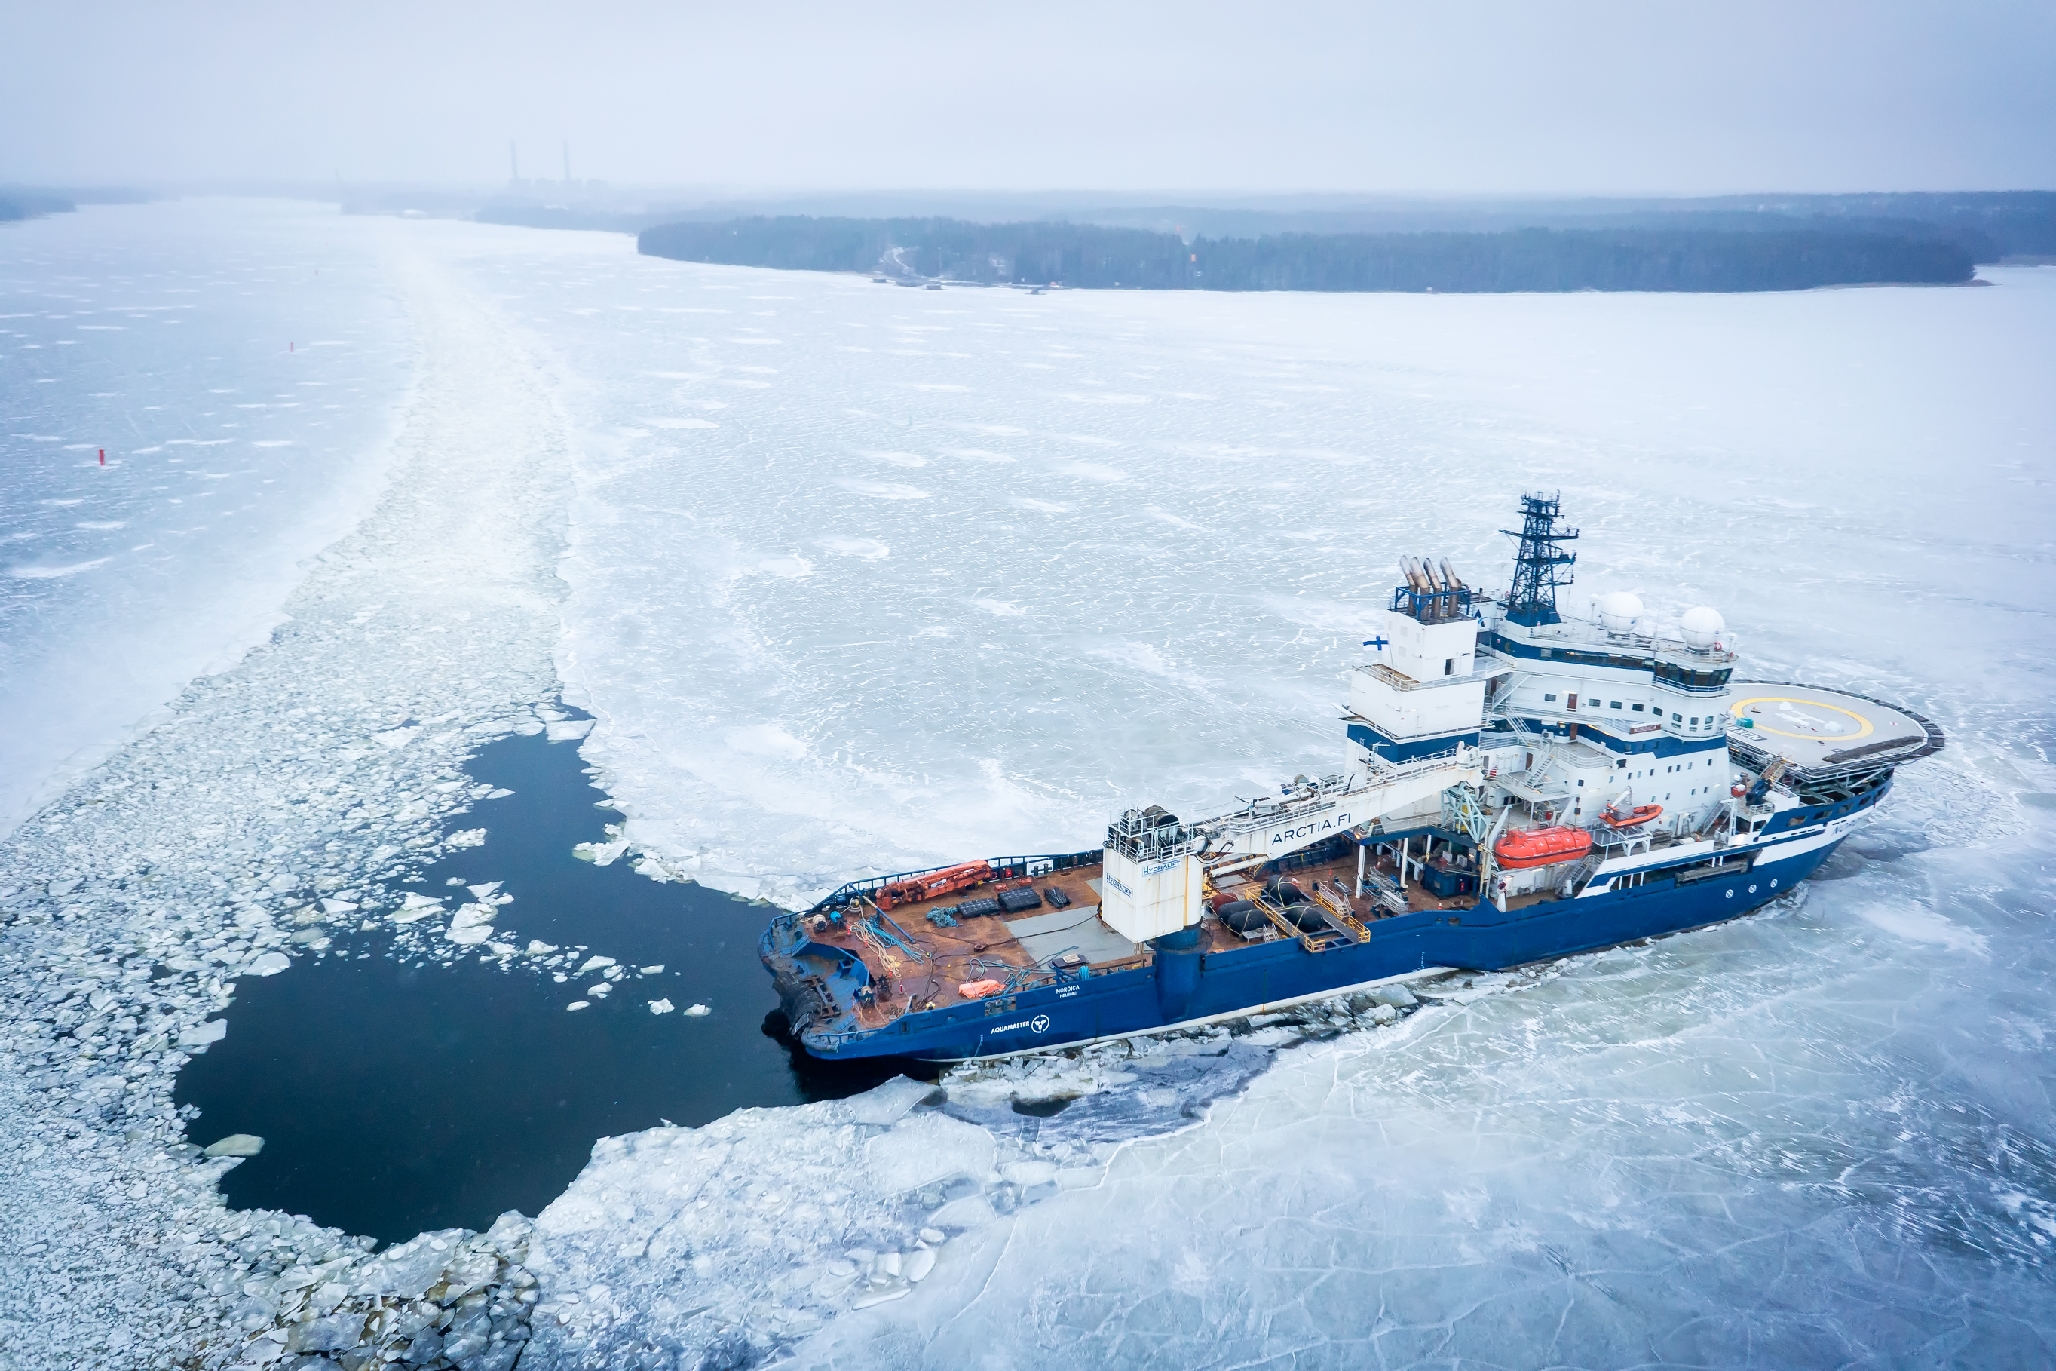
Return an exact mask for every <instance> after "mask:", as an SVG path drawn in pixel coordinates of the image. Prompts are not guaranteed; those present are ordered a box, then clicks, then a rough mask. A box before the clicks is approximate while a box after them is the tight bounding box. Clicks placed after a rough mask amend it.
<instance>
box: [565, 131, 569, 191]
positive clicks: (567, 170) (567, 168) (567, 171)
mask: <svg viewBox="0 0 2056 1371" xmlns="http://www.w3.org/2000/svg"><path fill="white" fill-rule="evenodd" d="M564 184H565V185H567V186H568V185H570V184H571V140H570V139H568V138H567V139H565V140H564Z"/></svg>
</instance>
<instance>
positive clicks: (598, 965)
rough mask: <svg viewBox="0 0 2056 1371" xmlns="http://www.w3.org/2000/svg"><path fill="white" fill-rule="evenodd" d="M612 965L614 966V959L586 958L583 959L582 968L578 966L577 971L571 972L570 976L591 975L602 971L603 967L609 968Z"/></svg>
mask: <svg viewBox="0 0 2056 1371" xmlns="http://www.w3.org/2000/svg"><path fill="white" fill-rule="evenodd" d="M612 965H614V959H613V958H612V957H599V956H593V957H587V958H586V959H585V963H584V964H583V965H582V966H580V967H579V968H578V970H576V971H574V972H572V973H571V974H572V975H574V976H588V975H591V974H592V973H593V972H595V971H598V970H600V969H602V968H603V967H609V966H612Z"/></svg>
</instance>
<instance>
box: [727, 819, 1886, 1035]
mask: <svg viewBox="0 0 2056 1371" xmlns="http://www.w3.org/2000/svg"><path fill="white" fill-rule="evenodd" d="M1889 785H1890V781H1889V779H1887V780H1886V781H1885V782H1884V784H1883V785H1881V786H1879V787H1877V788H1876V789H1875V791H1874V792H1873V793H1871V794H1869V795H1868V796H1867V797H1866V798H1865V799H1864V800H1863V802H1862V806H1863V807H1865V808H1868V807H1869V805H1870V804H1872V803H1875V802H1876V801H1878V800H1880V799H1882V798H1883V793H1884V790H1885V789H1886V788H1888V787H1889ZM1855 807H1856V804H1855V802H1853V801H1852V802H1851V803H1850V804H1849V805H1848V806H1842V805H1836V806H1833V807H1821V808H1819V809H1814V810H1812V811H1811V812H1809V813H1805V814H1803V815H1795V816H1794V818H1795V819H1796V820H1797V822H1795V823H1793V825H1792V827H1791V828H1790V829H1789V830H1788V833H1789V837H1787V838H1786V839H1785V840H1784V841H1779V842H1775V843H1768V844H1765V845H1764V847H1763V848H1762V849H1761V851H1760V854H1759V855H1758V857H1757V859H1756V862H1755V864H1754V866H1753V867H1752V868H1750V869H1748V870H1746V871H1742V872H1739V873H1737V874H1734V875H1728V876H1720V877H1716V878H1714V879H1702V880H1695V881H1690V882H1689V883H1683V884H1681V883H1680V882H1679V881H1678V880H1677V879H1676V878H1675V877H1671V876H1666V875H1664V874H1663V873H1662V871H1661V869H1660V868H1659V869H1655V870H1652V871H1650V873H1649V875H1648V877H1647V878H1646V879H1645V881H1644V883H1642V884H1639V885H1636V886H1635V887H1633V888H1631V889H1626V890H1610V891H1608V892H1606V893H1604V894H1587V895H1583V896H1580V897H1579V898H1575V899H1562V900H1544V901H1541V902H1539V903H1536V904H1532V905H1528V906H1526V907H1523V908H1517V909H1514V910H1513V911H1511V912H1502V911H1501V910H1500V909H1499V908H1498V907H1497V906H1495V905H1493V904H1491V903H1489V902H1480V903H1478V904H1476V905H1474V906H1472V907H1471V908H1469V909H1466V910H1462V911H1460V912H1449V911H1432V910H1430V911H1417V912H1414V913H1410V914H1402V915H1396V916H1394V917H1391V918H1385V919H1380V920H1377V921H1376V922H1374V923H1373V924H1371V925H1370V937H1369V938H1368V940H1366V941H1363V942H1360V943H1347V944H1342V945H1339V946H1334V947H1331V948H1329V949H1327V950H1325V951H1318V952H1316V951H1309V950H1308V949H1307V948H1306V946H1305V945H1304V944H1303V943H1302V942H1300V941H1299V940H1296V939H1279V940H1276V941H1268V942H1257V943H1250V944H1246V945H1243V946H1238V947H1233V948H1229V949H1225V950H1218V951H1214V952H1202V951H1199V950H1197V948H1191V949H1180V948H1178V947H1177V946H1176V943H1177V942H1178V938H1177V937H1176V936H1175V935H1174V936H1173V937H1171V938H1166V939H1160V940H1159V941H1158V943H1157V944H1156V946H1155V948H1154V957H1153V959H1152V962H1151V964H1150V965H1148V966H1144V967H1140V968H1135V969H1130V970H1122V971H1115V972H1111V973H1107V974H1100V975H1093V976H1089V977H1084V978H1063V979H1058V980H1055V981H1053V982H1052V983H1049V984H1044V985H1038V986H1034V987H1032V988H1029V989H1024V990H1021V991H1018V992H1017V993H1014V994H1011V995H1004V996H996V997H993V998H990V999H985V1000H975V1001H971V1002H968V1003H964V1004H957V1005H951V1006H947V1007H943V1008H936V1009H929V1010H924V1011H920V1012H915V1013H908V1014H905V1015H902V1016H901V1017H900V1018H898V1019H897V1020H895V1021H893V1022H891V1023H889V1024H886V1025H884V1026H883V1027H878V1028H868V1029H865V1028H857V1027H853V1026H852V1025H853V1023H854V1020H853V1019H852V1018H849V1017H847V1016H844V1015H841V1014H835V1013H823V1012H821V1011H825V1010H829V1009H830V1008H831V1006H834V1007H837V1008H839V1007H842V1006H847V1005H848V1004H849V1003H850V999H849V996H850V994H851V993H852V992H853V991H855V990H856V988H857V986H858V984H859V983H860V982H861V981H862V979H863V978H864V975H865V973H864V972H863V970H862V967H861V965H860V964H857V965H852V964H851V962H850V959H849V958H848V957H847V956H846V955H845V954H843V953H842V952H841V951H840V949H836V948H832V947H826V946H823V945H820V944H815V943H812V941H811V940H810V939H809V938H808V937H807V935H806V933H805V931H804V926H803V924H802V922H801V916H799V915H794V914H787V915H782V916H780V918H779V919H777V920H775V921H774V922H773V923H772V925H771V927H770V928H769V929H767V930H766V931H765V934H764V937H763V940H762V943H761V945H760V952H761V954H762V956H763V959H764V962H765V965H766V966H767V968H769V969H770V970H771V972H772V975H773V978H774V980H775V981H776V982H777V983H778V987H779V990H780V992H781V996H782V997H783V999H784V1001H785V1005H786V1012H787V1015H788V1017H789V1018H790V1019H791V1020H792V1022H793V1023H794V1024H795V1025H802V1027H801V1028H800V1031H799V1033H798V1037H799V1039H800V1041H801V1043H802V1044H803V1045H804V1046H805V1048H806V1050H807V1051H808V1052H809V1053H811V1054H812V1055H814V1056H816V1057H819V1058H822V1059H824V1060H845V1059H851V1058H857V1057H880V1056H891V1057H910V1058H914V1059H917V1060H925V1061H961V1060H965V1059H967V1058H976V1057H986V1056H995V1055H1003V1054H1009V1053H1015V1052H1023V1051H1034V1050H1037V1049H1041V1048H1048V1047H1054V1046H1059V1045H1062V1044H1065V1043H1077V1042H1084V1041H1088V1040H1090V1039H1094V1038H1103V1037H1110V1036H1118V1035H1121V1034H1129V1033H1140V1032H1147V1031H1149V1030H1152V1029H1161V1028H1168V1027H1172V1026H1175V1025H1177V1024H1180V1023H1186V1022H1191V1021H1194V1020H1203V1019H1207V1018H1211V1017H1215V1016H1223V1015H1232V1014H1236V1013H1247V1012H1251V1011H1254V1010H1258V1009H1260V1008H1262V1007H1264V1006H1269V1005H1276V1004H1279V1003H1281V1002H1285V1001H1292V1000H1299V999H1303V998H1308V997H1316V996H1320V995H1323V994H1328V993H1333V992H1335V991H1338V990H1346V989H1348V988H1350V987H1352V986H1357V985H1362V984H1365V983H1368V982H1375V981H1381V980H1387V979H1390V978H1393V977H1398V976H1404V975H1407V974H1408V973H1411V972H1418V971H1422V970H1426V969H1428V968H1431V967H1446V968H1451V969H1455V970H1467V971H1497V970H1504V969H1506V968H1509V967H1515V966H1520V965H1523V964H1525V963H1529V962H1535V961H1542V960H1546V959H1549V958H1554V957H1561V956H1566V955H1569V954H1571V953H1576V952H1586V951H1591V950H1594V949H1597V948H1603V947H1611V946H1614V945H1616V944H1619V943H1625V942H1632V941H1634V940H1636V939H1638V938H1649V937H1655V936H1658V935H1661V934H1666V933H1675V932H1678V931H1679V930H1681V929H1687V928H1695V927H1700V926H1703V925H1706V924H1712V923H1719V922H1722V921H1724V920H1727V919H1732V918H1736V917H1739V916H1740V915H1743V914H1746V913H1749V912H1750V911H1751V910H1754V909H1757V908H1760V907H1761V906H1763V905H1764V904H1765V903H1767V902H1769V901H1770V900H1773V899H1775V898H1777V896H1779V895H1780V894H1783V893H1785V892H1786V891H1789V890H1790V889H1792V887H1793V886H1795V885H1796V884H1797V883H1798V882H1800V881H1802V880H1804V879H1805V878H1806V877H1807V876H1809V875H1811V874H1812V872H1813V871H1814V869H1815V868H1816V867H1818V866H1819V865H1820V863H1821V862H1822V861H1824V860H1825V859H1826V858H1827V856H1828V854H1829V853H1831V852H1833V851H1834V849H1835V848H1836V847H1837V846H1839V845H1840V842H1841V839H1840V838H1839V837H1837V838H1835V839H1834V840H1833V841H1829V842H1810V841H1808V839H1817V838H1819V837H1820V836H1821V835H1822V830H1823V829H1824V827H1825V825H1826V824H1827V822H1829V821H1831V820H1833V819H1835V818H1839V817H1842V815H1843V812H1844V810H1845V808H1846V809H1854V808H1855ZM1781 849H1783V850H1787V851H1789V852H1790V853H1791V855H1789V856H1780V855H1779V853H1780V850H1781ZM802 971H807V972H811V973H812V974H811V975H810V976H808V977H806V978H805V979H808V980H811V981H812V982H813V984H812V985H811V986H807V985H803V984H802V977H801V976H800V975H799V974H797V973H799V972H802Z"/></svg>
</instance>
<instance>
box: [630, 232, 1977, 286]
mask: <svg viewBox="0 0 2056 1371" xmlns="http://www.w3.org/2000/svg"><path fill="white" fill-rule="evenodd" d="M1784 225H1792V226H1784ZM638 244H639V246H640V249H641V251H643V252H644V253H646V254H648V255H650V256H655V257H669V258H675V259H677V260H679V261H687V262H716V263H722V264H725V265H730V266H750V267H778V268H784V269H787V270H797V271H869V272H882V273H884V274H886V275H888V276H894V277H899V278H901V279H919V280H948V281H962V282H975V283H980V284H1016V283H1018V284H1034V285H1046V284H1050V283H1061V284H1062V285H1064V286H1067V287H1072V288H1083V289H1111V288H1116V287H1118V288H1121V289H1133V290H1308V291H1313V290H1321V291H1443V292H1452V293H1455V292H1462V293H1480V292H1507V291H1569V290H1643V291H1758V290H1804V289H1808V288H1810V287H1815V286H1838V285H1882V284H1908V283H1914V284H1932V285H1959V284H1962V283H1964V282H1967V281H1969V280H1970V279H1971V278H1972V276H1973V274H1974V272H1975V270H1976V267H1975V256H1974V253H1973V251H1972V249H1971V248H1970V247H1968V246H1966V245H1964V244H1963V243H1961V242H1958V241H1952V240H1951V239H1949V238H1947V237H1944V236H1941V235H1939V234H1936V233H1933V232H1928V231H1924V230H1923V226H1920V225H1914V224H1908V225H1906V226H1905V229H1904V231H1896V232H1895V231H1880V230H1879V229H1877V228H1875V227H1872V226H1870V225H1865V226H1863V227H1860V228H1857V227H1853V226H1847V225H1836V224H1834V223H1831V222H1828V221H1826V220H1822V219H1814V220H1810V221H1806V220H1799V221H1795V220H1789V219H1788V220H1784V221H1783V225H1781V226H1780V227H1776V228H1764V229H1755V230H1727V229H1705V228H1686V227H1677V228H1672V227H1659V228H1611V229H1543V228H1521V229H1513V230H1509V231H1504V232H1486V233H1451V232H1415V233H1277V234H1265V235H1262V236H1259V237H1254V238H1204V237H1201V238H1195V239H1194V240H1192V241H1191V242H1187V241H1185V239H1183V238H1182V237H1180V236H1179V235H1177V234H1175V233H1159V232H1152V231H1150V230H1147V229H1136V228H1113V227H1107V226H1104V225H1098V224H1077V223H1063V222H1043V223H1023V224H977V223H970V222H966V221H964V220H961V219H843V218H813V217H803V216H783V217H777V218H764V217H754V218H745V219H731V220H726V221H722V222H718V223H674V224H664V225H660V226H658V227H655V228H649V229H645V230H644V231H643V232H642V234H641V236H640V238H639V240H638Z"/></svg>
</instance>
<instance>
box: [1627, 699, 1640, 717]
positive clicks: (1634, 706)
mask: <svg viewBox="0 0 2056 1371" xmlns="http://www.w3.org/2000/svg"><path fill="white" fill-rule="evenodd" d="M1628 708H1629V709H1630V710H1632V711H1634V712H1635V713H1637V714H1640V713H1641V712H1642V702H1641V701H1640V700H1637V701H1635V703H1633V704H1631V705H1629V706H1628Z"/></svg>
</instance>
